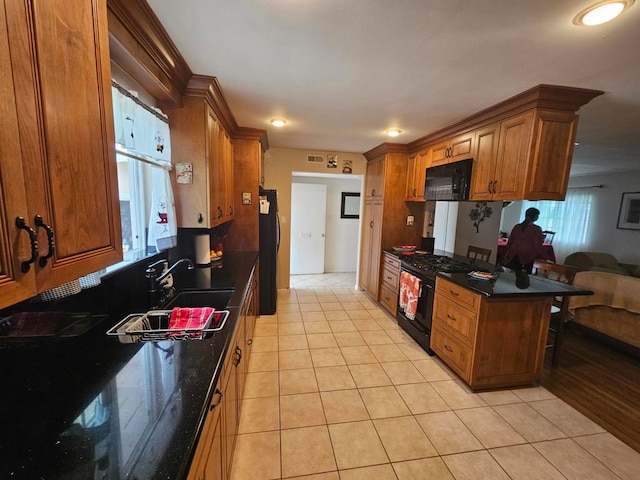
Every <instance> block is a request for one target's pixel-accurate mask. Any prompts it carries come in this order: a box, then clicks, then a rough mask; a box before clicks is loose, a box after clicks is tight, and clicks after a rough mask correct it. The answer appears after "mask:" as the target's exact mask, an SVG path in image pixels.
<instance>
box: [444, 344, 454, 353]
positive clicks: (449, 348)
mask: <svg viewBox="0 0 640 480" xmlns="http://www.w3.org/2000/svg"><path fill="white" fill-rule="evenodd" d="M444 349H445V350H446V351H447V352H450V353H453V349H452V348H451V347H450V346H449V345H446V344H445V346H444Z"/></svg>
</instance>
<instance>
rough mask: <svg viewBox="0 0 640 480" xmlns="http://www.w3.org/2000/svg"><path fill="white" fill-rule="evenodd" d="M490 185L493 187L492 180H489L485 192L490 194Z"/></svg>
mask: <svg viewBox="0 0 640 480" xmlns="http://www.w3.org/2000/svg"><path fill="white" fill-rule="evenodd" d="M491 185H493V180H491V181H490V182H489V184H488V185H487V192H489V193H491Z"/></svg>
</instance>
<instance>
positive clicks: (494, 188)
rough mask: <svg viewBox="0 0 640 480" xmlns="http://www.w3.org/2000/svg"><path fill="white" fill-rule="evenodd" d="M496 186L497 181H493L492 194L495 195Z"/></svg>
mask: <svg viewBox="0 0 640 480" xmlns="http://www.w3.org/2000/svg"><path fill="white" fill-rule="evenodd" d="M497 186H498V180H494V181H493V192H492V193H496V187H497Z"/></svg>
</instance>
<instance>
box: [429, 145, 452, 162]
mask: <svg viewBox="0 0 640 480" xmlns="http://www.w3.org/2000/svg"><path fill="white" fill-rule="evenodd" d="M450 146H451V143H450V142H449V141H448V140H447V141H446V142H442V143H438V144H437V145H434V146H432V147H430V148H429V153H430V154H431V166H433V167H435V166H437V165H443V164H445V163H447V162H449V156H448V155H449V147H450Z"/></svg>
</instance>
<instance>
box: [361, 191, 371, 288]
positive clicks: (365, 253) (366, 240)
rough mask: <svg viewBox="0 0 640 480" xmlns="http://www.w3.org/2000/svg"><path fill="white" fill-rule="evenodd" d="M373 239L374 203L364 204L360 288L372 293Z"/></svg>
mask: <svg viewBox="0 0 640 480" xmlns="http://www.w3.org/2000/svg"><path fill="white" fill-rule="evenodd" d="M372 238H373V202H372V201H367V202H366V203H365V204H364V211H363V222H362V251H361V253H360V286H361V287H362V288H364V289H365V290H366V291H370V290H369V288H370V285H369V271H370V270H371V241H372Z"/></svg>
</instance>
